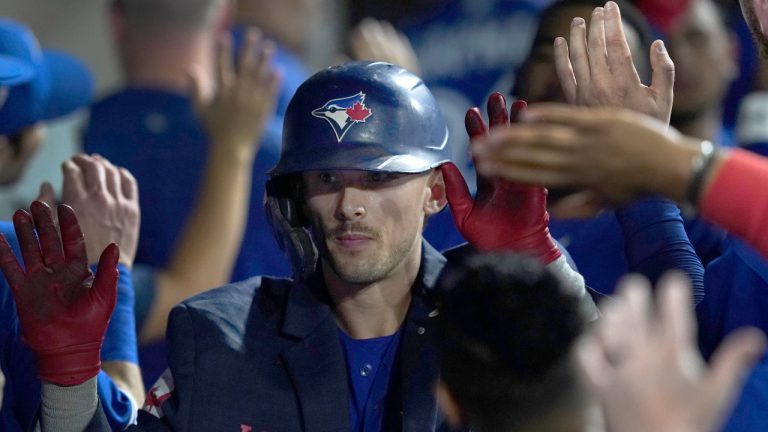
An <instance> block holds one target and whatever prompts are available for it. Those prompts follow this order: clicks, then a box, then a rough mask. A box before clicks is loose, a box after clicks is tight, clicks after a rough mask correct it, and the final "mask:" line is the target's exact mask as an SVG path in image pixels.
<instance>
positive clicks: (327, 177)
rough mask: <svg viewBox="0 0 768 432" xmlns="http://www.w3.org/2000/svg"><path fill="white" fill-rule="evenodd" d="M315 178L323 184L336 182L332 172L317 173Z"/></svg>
mask: <svg viewBox="0 0 768 432" xmlns="http://www.w3.org/2000/svg"><path fill="white" fill-rule="evenodd" d="M317 179H318V180H320V183H323V184H331V183H335V182H336V176H334V175H333V173H331V172H327V171H323V172H320V173H318V174H317Z"/></svg>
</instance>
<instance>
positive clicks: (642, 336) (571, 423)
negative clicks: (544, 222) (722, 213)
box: [436, 254, 765, 432]
mask: <svg viewBox="0 0 768 432" xmlns="http://www.w3.org/2000/svg"><path fill="white" fill-rule="evenodd" d="M452 264H453V265H452V266H451V267H450V268H446V270H445V271H444V273H443V274H442V275H441V277H440V279H439V280H438V282H437V287H436V288H437V292H438V294H439V298H440V301H439V314H438V317H437V320H438V326H437V327H438V346H439V348H440V354H441V380H442V381H441V383H440V384H439V385H438V401H439V403H440V406H441V409H442V411H443V412H444V413H445V416H446V418H447V419H448V421H449V422H450V423H451V424H452V425H453V426H454V427H455V428H457V430H465V429H459V428H461V427H464V428H471V430H473V431H478V432H495V431H512V430H514V431H521V432H524V431H537V432H562V431H574V432H585V431H604V430H608V431H617V430H620V431H659V432H672V431H712V432H714V431H716V430H719V429H718V428H719V426H720V424H721V422H722V420H723V417H724V416H725V415H726V414H727V413H728V411H729V409H730V406H731V404H732V403H733V402H734V399H735V397H736V395H737V394H738V390H739V388H740V386H741V385H742V384H743V381H744V378H745V371H746V370H747V369H748V368H749V367H750V365H751V364H753V363H754V362H755V360H756V359H757V358H758V357H759V356H760V354H761V352H762V348H763V347H764V346H765V337H764V336H763V335H762V334H760V332H758V331H756V330H755V329H750V330H746V331H742V332H740V333H739V334H738V335H732V336H731V337H729V339H728V341H727V342H724V343H723V345H722V347H721V349H720V350H719V351H718V354H717V356H716V357H715V359H714V361H713V363H712V365H711V368H710V367H709V366H707V365H705V364H704V362H703V361H702V358H701V355H700V354H699V353H698V352H697V349H696V345H695V336H694V333H695V332H694V331H692V330H693V328H695V326H694V325H693V316H692V315H693V314H692V311H691V309H692V304H691V301H690V299H691V295H690V292H689V289H688V288H689V286H688V285H687V283H686V282H685V281H684V280H683V279H682V278H680V277H679V276H678V277H670V276H669V275H668V276H665V278H663V280H662V281H661V282H660V284H659V287H658V289H657V291H658V294H657V296H656V297H657V299H658V306H657V307H654V306H652V305H651V296H650V285H649V284H648V283H647V281H645V280H644V279H643V278H641V277H637V276H633V277H629V278H626V279H625V280H623V281H622V283H621V284H620V286H619V288H618V290H617V295H616V298H615V300H612V301H611V302H609V303H608V304H607V306H605V307H604V309H603V311H604V314H603V316H602V317H601V319H600V320H599V321H598V322H597V323H596V324H595V325H594V326H592V327H591V328H590V329H589V330H587V331H586V333H584V334H582V332H583V330H585V329H586V328H587V327H586V324H587V323H586V320H585V317H584V316H583V315H582V314H581V313H580V310H579V308H578V302H577V301H576V299H575V298H574V297H573V296H572V295H569V294H568V293H567V291H566V290H565V289H564V287H563V285H562V283H561V281H560V280H559V279H558V278H557V277H555V276H554V275H553V274H552V273H551V272H550V271H548V270H547V269H546V268H544V267H543V266H542V265H541V264H540V263H537V262H536V261H534V260H531V259H526V258H525V257H520V256H514V255H512V256H506V255H499V254H494V255H481V254H474V255H469V256H467V257H466V258H465V259H463V260H461V261H460V262H454V263H452ZM601 406H602V408H603V409H605V416H603V415H602V413H601ZM753 430H757V429H753Z"/></svg>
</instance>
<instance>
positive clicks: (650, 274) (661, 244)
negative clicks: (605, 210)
mask: <svg viewBox="0 0 768 432" xmlns="http://www.w3.org/2000/svg"><path fill="white" fill-rule="evenodd" d="M616 217H617V218H618V220H619V223H620V224H621V228H622V230H623V232H624V242H625V243H624V244H625V249H624V252H625V254H626V257H627V263H628V264H629V270H630V271H633V272H638V273H641V274H643V275H645V276H646V277H647V278H648V279H650V280H651V281H652V282H653V283H656V281H657V280H658V279H659V277H660V276H661V275H662V274H663V273H664V272H666V271H667V270H671V269H677V270H681V271H683V272H685V274H687V275H688V277H689V278H690V280H691V285H692V288H693V299H694V304H698V303H699V302H700V301H701V300H702V299H703V298H704V267H703V266H702V265H701V260H700V259H699V257H698V256H697V255H696V251H694V249H693V246H692V245H691V241H690V240H689V239H688V235H687V234H686V233H685V228H684V226H683V218H682V216H681V215H680V209H678V208H677V205H676V204H675V203H673V202H672V201H669V200H666V199H661V198H647V199H644V200H641V201H637V202H635V203H632V204H630V205H628V206H626V207H624V208H622V209H619V210H617V211H616Z"/></svg>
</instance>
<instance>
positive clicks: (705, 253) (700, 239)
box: [685, 218, 726, 267]
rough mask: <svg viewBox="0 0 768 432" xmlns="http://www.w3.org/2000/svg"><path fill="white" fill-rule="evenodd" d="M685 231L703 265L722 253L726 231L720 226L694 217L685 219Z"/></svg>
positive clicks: (705, 265) (706, 264)
mask: <svg viewBox="0 0 768 432" xmlns="http://www.w3.org/2000/svg"><path fill="white" fill-rule="evenodd" d="M685 232H686V233H688V238H689V239H690V240H691V244H692V245H693V248H694V250H696V255H698V256H699V258H700V259H701V263H702V264H703V265H704V267H707V266H708V265H709V263H711V262H712V261H714V260H715V259H717V258H718V257H719V256H720V255H722V254H723V251H724V250H725V236H726V232H725V230H723V229H722V228H720V227H717V226H715V225H712V224H711V223H709V222H706V221H705V220H703V219H701V218H695V219H690V220H686V221H685Z"/></svg>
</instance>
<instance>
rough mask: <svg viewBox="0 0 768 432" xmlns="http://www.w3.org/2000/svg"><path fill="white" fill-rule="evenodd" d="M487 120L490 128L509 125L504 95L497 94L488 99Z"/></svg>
mask: <svg viewBox="0 0 768 432" xmlns="http://www.w3.org/2000/svg"><path fill="white" fill-rule="evenodd" d="M488 118H489V120H490V123H491V128H494V127H496V126H505V125H508V124H509V115H508V114H507V100H506V99H504V95H502V94H501V93H499V92H496V93H494V94H492V95H491V96H489V97H488Z"/></svg>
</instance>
